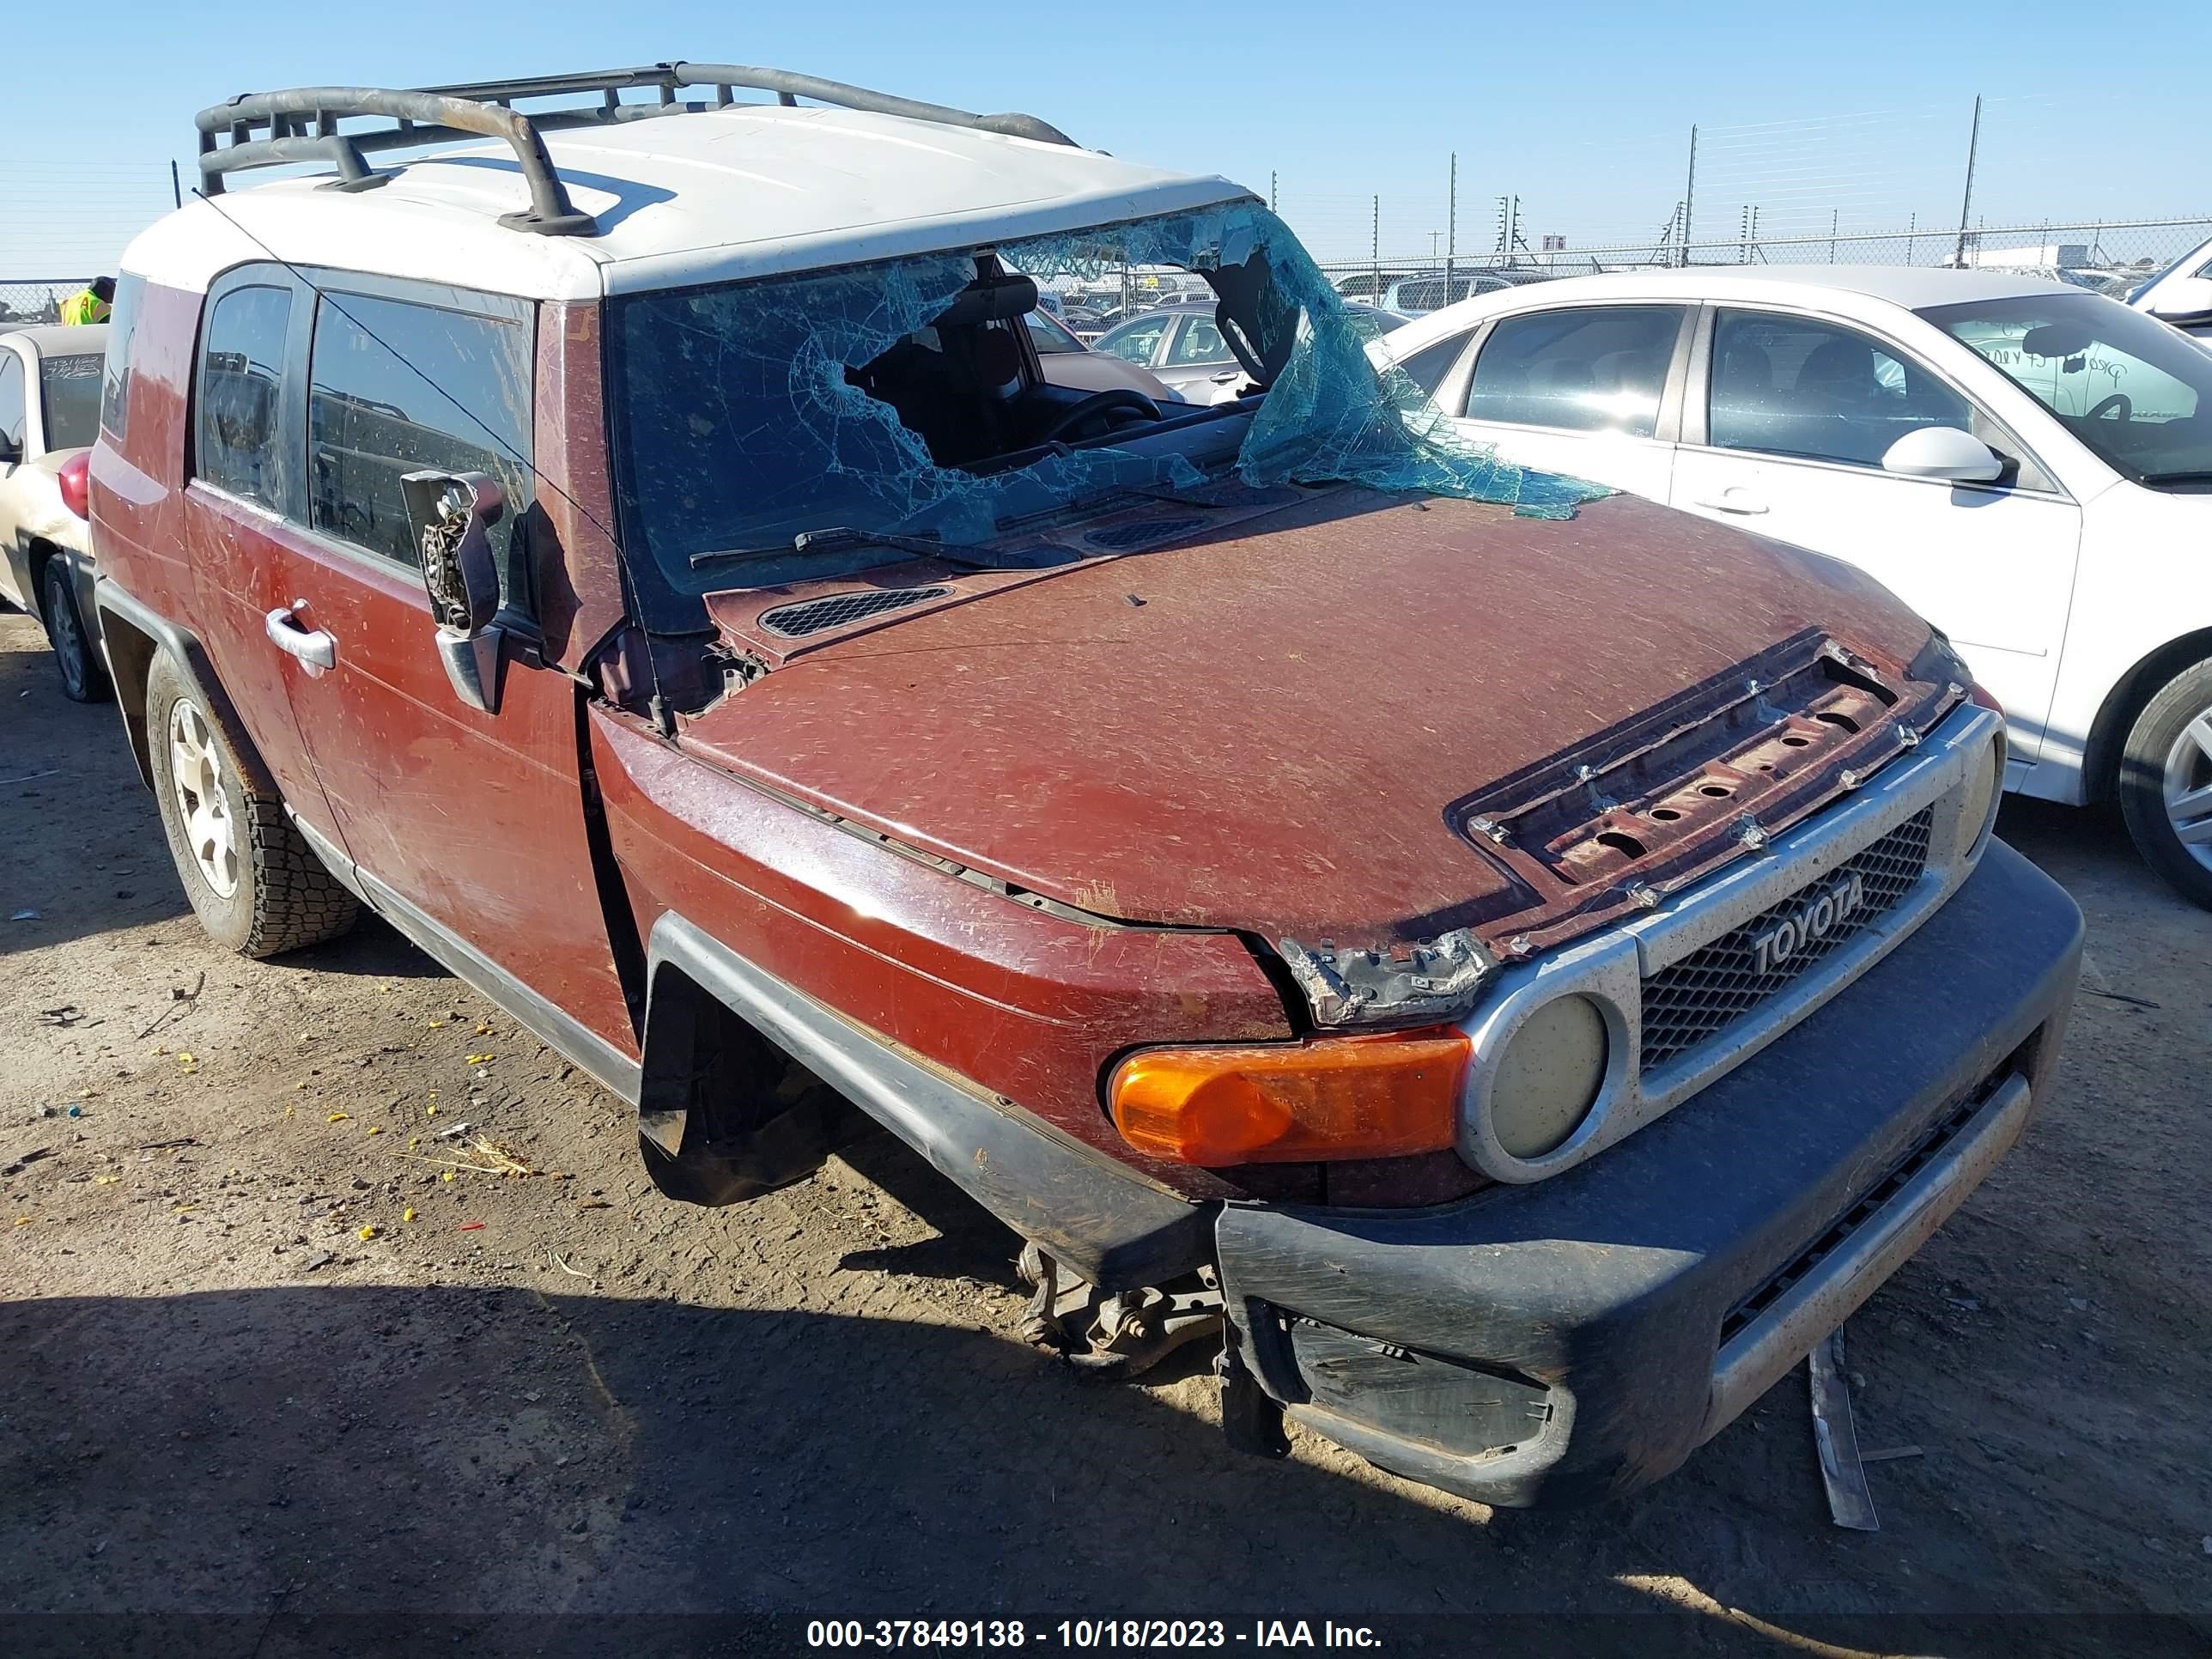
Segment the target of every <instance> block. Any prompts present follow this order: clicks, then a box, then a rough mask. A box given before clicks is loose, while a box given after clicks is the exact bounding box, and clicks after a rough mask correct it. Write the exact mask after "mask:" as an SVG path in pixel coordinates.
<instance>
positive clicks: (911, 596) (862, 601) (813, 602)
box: [760, 587, 952, 640]
mask: <svg viewBox="0 0 2212 1659" xmlns="http://www.w3.org/2000/svg"><path fill="white" fill-rule="evenodd" d="M951 591H952V590H951V588H949V587H893V588H871V589H868V590H867V591H866V592H859V593H832V594H830V595H829V597H828V598H827V599H807V600H805V601H803V602H802V603H800V604H798V605H778V606H776V607H775V610H773V611H762V612H761V614H760V625H761V626H762V627H763V628H765V629H767V630H768V631H769V633H771V634H780V635H782V636H783V637H784V638H785V639H787V640H798V639H804V638H805V637H806V635H809V634H823V633H827V632H828V631H829V629H833V628H842V627H844V626H845V625H846V624H847V623H856V622H865V621H866V620H867V618H869V617H880V616H882V615H883V614H884V612H885V611H903V610H905V609H906V608H907V607H908V605H920V604H921V603H923V602H924V601H925V600H928V599H943V598H944V597H945V595H946V594H948V593H950V592H951Z"/></svg>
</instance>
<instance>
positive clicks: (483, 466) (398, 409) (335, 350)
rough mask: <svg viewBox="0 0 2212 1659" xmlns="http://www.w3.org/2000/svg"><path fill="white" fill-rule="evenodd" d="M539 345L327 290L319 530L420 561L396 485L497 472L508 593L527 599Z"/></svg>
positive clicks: (418, 309)
mask: <svg viewBox="0 0 2212 1659" xmlns="http://www.w3.org/2000/svg"><path fill="white" fill-rule="evenodd" d="M531 347H532V341H531V337H530V331H529V330H528V329H527V328H526V327H525V326H524V325H522V324H520V323H519V322H512V321H508V320H506V319H501V318H495V317H487V316H483V315H479V314H477V313H470V312H463V311H450V310H447V309H445V308H443V307H437V306H430V305H423V304H420V303H417V302H416V301H406V300H383V299H374V298H371V297H369V296H368V295H361V294H330V295H325V296H324V298H323V301H322V304H321V306H320V307H319V309H318V310H317V312H316V313H315V343H314V356H313V360H312V361H311V362H310V364H309V369H308V389H307V454H308V466H309V483H308V492H307V494H308V514H309V518H308V522H309V524H310V525H311V526H313V528H314V529H316V530H319V531H321V532H323V533H324V534H325V535H329V536H335V537H337V538H340V539H341V540H344V541H349V542H351V543H353V544H355V545H356V546H358V547H363V548H366V549H368V550H369V551H370V552H372V553H378V554H381V555H382V556H384V557H386V558H387V559H396V560H398V562H400V563H402V564H408V565H414V564H419V563H420V562H421V560H420V557H419V556H418V554H417V553H416V547H415V538H414V535H413V533H412V532H410V529H409V528H408V523H407V503H406V499H405V496H404V494H403V492H402V491H401V489H400V487H399V480H400V479H401V478H402V477H404V476H405V475H406V474H408V473H410V472H419V471H424V470H425V469H432V468H435V469H436V470H438V471H446V472H484V473H489V474H490V476H491V477H494V478H495V479H497V480H498V481H499V483H500V484H501V487H502V488H503V489H505V490H506V492H507V511H506V512H505V513H502V514H501V516H500V520H499V522H498V523H497V524H496V525H495V526H493V527H492V532H491V535H492V545H493V548H494V549H495V551H496V552H497V553H498V555H499V558H500V569H501V582H502V584H503V591H504V592H506V594H507V597H508V599H510V600H512V601H513V602H516V603H522V602H525V600H526V595H527V588H526V586H525V585H524V584H523V582H522V580H521V578H522V575H523V570H522V555H521V538H520V529H519V526H520V523H521V520H522V518H523V516H524V514H525V513H526V511H527V509H528V507H529V506H530V497H531V489H530V483H529V479H530V473H531V445H530V381H531Z"/></svg>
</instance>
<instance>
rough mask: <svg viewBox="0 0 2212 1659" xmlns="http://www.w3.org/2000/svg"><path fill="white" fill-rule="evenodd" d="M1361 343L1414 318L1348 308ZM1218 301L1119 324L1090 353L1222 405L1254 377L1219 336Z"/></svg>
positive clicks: (1189, 398)
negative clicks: (1105, 357) (1128, 365)
mask: <svg viewBox="0 0 2212 1659" xmlns="http://www.w3.org/2000/svg"><path fill="white" fill-rule="evenodd" d="M1344 309H1345V313H1346V316H1347V317H1348V318H1349V319H1351V322H1352V326H1353V327H1354V328H1355V329H1356V330H1357V331H1358V333H1359V335H1360V337H1362V338H1363V339H1368V340H1379V339H1381V338H1382V337H1383V336H1384V335H1386V334H1388V333H1389V332H1390V331H1391V330H1393V329H1395V328H1401V327H1403V326H1404V325H1406V324H1407V323H1408V322H1410V321H1412V320H1413V319H1411V318H1408V317H1402V316H1400V315H1399V314H1398V313H1395V312H1393V311H1385V310H1383V309H1382V308H1381V307H1378V306H1369V305H1360V304H1358V303H1356V302H1347V303H1346V306H1345V307H1344ZM1219 310H1220V307H1219V305H1218V302H1213V303H1206V304H1185V305H1164V306H1158V307H1154V308H1153V309H1152V310H1150V311H1146V312H1144V313H1140V314H1139V315H1137V316H1134V317H1132V318H1130V319H1127V321H1125V322H1120V323H1116V324H1115V325H1114V326H1113V327H1111V328H1109V329H1108V330H1107V331H1105V332H1104V333H1103V334H1102V335H1100V336H1099V337H1097V339H1096V340H1094V341H1092V342H1091V349H1092V350H1093V351H1095V352H1097V354H1098V355H1100V356H1108V357H1114V358H1117V359H1119V360H1121V362H1127V363H1132V364H1134V365H1135V366H1137V367H1138V368H1142V369H1145V370H1146V371H1147V373H1148V374H1150V375H1151V376H1152V377H1154V378H1156V379H1157V380H1158V381H1159V382H1160V383H1161V384H1162V385H1163V386H1165V387H1166V388H1167V389H1168V391H1169V392H1170V393H1172V394H1173V395H1174V396H1176V397H1177V398H1182V399H1183V400H1184V401H1185V402H1188V403H1194V404H1212V403H1219V402H1222V401H1224V400H1225V399H1227V398H1232V397H1234V396H1235V395H1236V394H1237V388H1239V387H1240V386H1244V385H1246V384H1247V383H1249V381H1250V380H1251V379H1252V375H1251V373H1250V371H1249V369H1247V368H1245V367H1244V365H1243V363H1242V362H1239V361H1238V359H1237V353H1236V352H1235V350H1234V349H1231V345H1230V343H1229V340H1228V338H1227V337H1226V336H1225V335H1224V334H1223V332H1222V331H1221V323H1220V318H1219V315H1218V313H1219Z"/></svg>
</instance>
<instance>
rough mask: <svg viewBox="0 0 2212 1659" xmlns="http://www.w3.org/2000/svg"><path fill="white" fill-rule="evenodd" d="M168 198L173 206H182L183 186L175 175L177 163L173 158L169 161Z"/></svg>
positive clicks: (183, 198) (183, 201)
mask: <svg viewBox="0 0 2212 1659" xmlns="http://www.w3.org/2000/svg"><path fill="white" fill-rule="evenodd" d="M169 200H170V203H171V204H172V205H173V206H176V207H182V206H184V204H185V186H184V184H183V182H182V181H181V180H179V179H178V177H177V163H176V161H175V160H174V159H173V158H172V159H171V161H170V162H169Z"/></svg>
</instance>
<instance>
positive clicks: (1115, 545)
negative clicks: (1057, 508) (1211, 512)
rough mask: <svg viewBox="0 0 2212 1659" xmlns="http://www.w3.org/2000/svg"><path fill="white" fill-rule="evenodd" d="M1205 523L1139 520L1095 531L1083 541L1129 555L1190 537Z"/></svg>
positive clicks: (1181, 520) (1185, 520)
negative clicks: (1133, 551)
mask: <svg viewBox="0 0 2212 1659" xmlns="http://www.w3.org/2000/svg"><path fill="white" fill-rule="evenodd" d="M1205 522H1206V520H1203V519H1139V520H1136V521H1135V522H1134V523H1133V524H1117V525H1109V526H1107V527H1106V528H1105V529H1103V530H1094V531H1092V532H1091V533H1090V534H1089V535H1087V536H1085V538H1083V539H1084V540H1085V541H1086V542H1089V543H1090V544H1091V546H1093V547H1103V548H1104V549H1105V550H1107V551H1108V552H1109V553H1127V552H1128V551H1130V550H1132V549H1133V548H1139V547H1150V546H1151V545H1152V544H1153V543H1154V542H1164V541H1166V540H1168V539H1169V538H1170V537H1175V536H1182V535H1188V533H1189V532H1192V531H1194V530H1196V529H1197V528H1198V527H1199V526H1201V525H1203V524H1204V523H1205Z"/></svg>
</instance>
